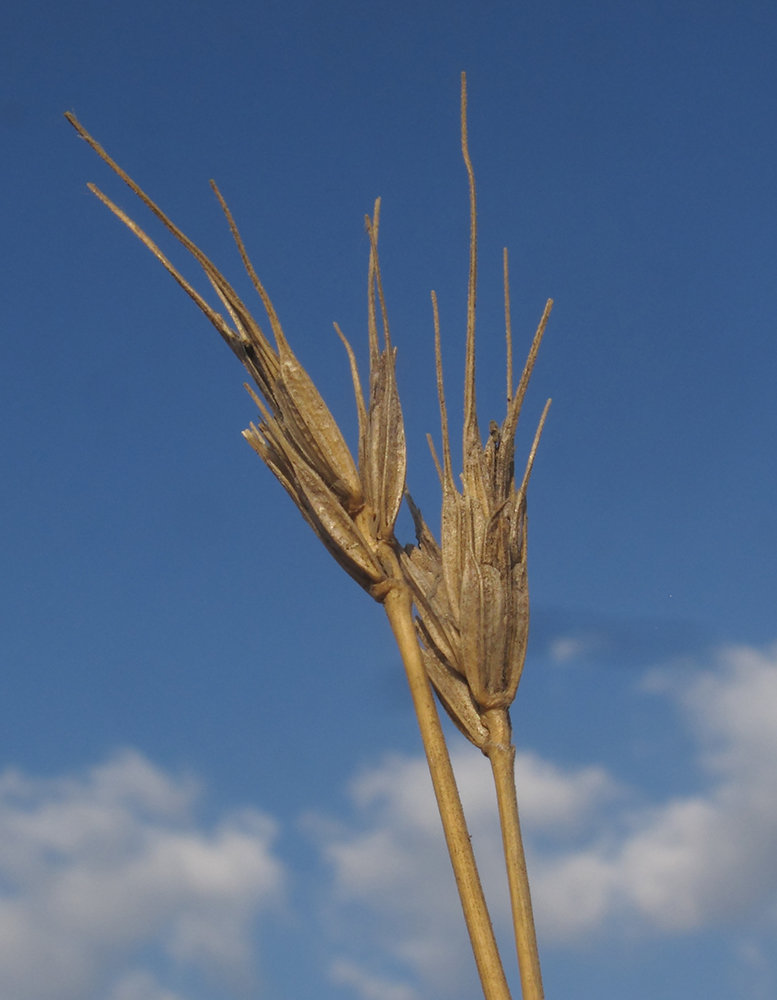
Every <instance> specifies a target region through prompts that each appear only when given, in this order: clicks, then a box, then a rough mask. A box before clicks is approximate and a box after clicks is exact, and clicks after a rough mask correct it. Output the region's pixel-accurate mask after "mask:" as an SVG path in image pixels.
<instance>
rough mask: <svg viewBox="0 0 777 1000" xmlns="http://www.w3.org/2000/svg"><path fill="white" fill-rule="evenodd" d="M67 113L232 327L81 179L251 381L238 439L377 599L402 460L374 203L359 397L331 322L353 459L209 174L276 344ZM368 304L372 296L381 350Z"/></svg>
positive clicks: (400, 489)
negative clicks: (365, 355)
mask: <svg viewBox="0 0 777 1000" xmlns="http://www.w3.org/2000/svg"><path fill="white" fill-rule="evenodd" d="M66 117H67V118H68V120H69V121H70V123H71V124H72V125H73V126H74V127H75V128H76V129H77V131H78V132H79V134H80V135H81V136H82V137H83V138H84V139H85V140H86V141H87V142H88V143H89V144H90V145H91V146H92V148H93V149H95V151H96V152H97V153H98V154H99V155H100V156H101V157H102V159H103V160H105V162H106V163H107V164H108V165H109V166H110V167H111V168H112V169H113V170H114V171H115V172H116V173H117V174H118V175H119V176H120V177H121V178H122V180H124V181H125V183H127V184H128V185H129V187H130V188H131V189H132V190H133V191H134V193H135V194H136V195H137V196H138V197H139V198H140V199H141V200H142V201H143V202H144V204H145V205H146V206H147V207H148V208H149V209H150V210H151V211H152V212H153V213H154V215H156V217H157V218H158V219H159V220H160V221H161V222H162V223H163V224H164V225H165V226H166V227H167V229H168V230H169V231H170V232H171V233H172V234H173V235H174V236H175V237H176V239H178V240H179V242H180V243H182V244H183V246H185V247H186V249H187V250H188V251H189V252H190V253H191V254H192V256H193V257H194V258H195V260H197V262H198V263H199V264H200V266H201V267H202V269H203V271H204V272H205V275H206V276H207V278H208V280H209V281H210V284H211V285H212V287H213V289H214V290H215V292H216V294H217V295H218V297H219V299H220V300H221V302H222V304H223V306H224V309H225V311H226V313H227V315H228V316H229V318H230V320H231V325H230V323H229V322H227V321H226V320H225V318H224V317H223V316H222V315H221V314H220V313H218V312H216V311H215V310H214V309H213V308H212V307H211V306H210V305H209V304H208V302H207V301H206V300H205V299H204V298H203V297H202V296H201V295H200V294H199V293H198V292H197V291H196V290H195V289H194V288H193V287H192V286H191V285H190V284H189V282H188V281H187V280H186V279H185V278H184V277H183V276H182V275H181V274H180V272H179V271H178V270H177V269H176V268H175V267H174V266H173V264H172V263H171V262H170V261H169V260H168V259H167V257H166V256H165V255H164V254H163V253H162V251H161V250H160V249H159V247H158V246H157V245H156V244H155V243H154V242H153V240H151V238H150V237H149V236H148V235H147V234H146V233H145V232H144V231H143V230H142V229H141V228H140V227H139V226H138V225H136V223H135V222H133V221H132V219H130V218H129V217H128V216H127V215H126V214H125V213H124V212H123V211H122V210H121V209H120V208H119V207H118V206H117V205H115V204H114V202H112V201H111V200H110V198H108V197H107V196H106V195H105V194H103V193H102V191H100V190H99V189H98V188H97V187H95V185H93V184H90V185H89V187H90V189H91V190H92V191H93V192H94V194H96V195H97V197H98V198H99V199H100V200H101V201H102V202H103V203H104V204H105V205H107V206H108V208H109V209H110V210H111V211H112V212H113V213H114V214H115V215H116V216H118V217H119V218H120V219H121V220H122V221H123V222H124V223H125V224H126V225H127V226H128V227H129V228H130V229H131V230H132V231H133V232H134V233H135V234H136V235H137V236H138V238H139V239H140V240H142V242H143V243H144V244H145V245H146V246H147V247H148V248H149V249H150V250H151V251H152V253H153V254H154V255H155V256H156V257H157V258H158V259H159V260H160V261H161V263H162V264H163V266H164V267H165V268H166V269H167V270H168V271H169V272H170V273H171V274H172V275H173V277H174V278H175V279H176V281H177V282H178V283H179V284H180V285H181V287H182V288H183V289H184V290H185V291H186V292H187V294H188V295H190V296H191V298H192V299H193V300H194V301H195V302H196V303H197V305H198V306H199V307H200V309H201V310H202V311H203V312H204V313H205V315H206V316H207V317H208V319H209V320H210V321H211V322H212V323H213V325H214V326H215V327H216V329H217V330H218V331H219V333H220V334H221V336H222V337H223V338H224V340H225V341H226V342H227V344H228V345H229V346H230V348H231V349H232V350H233V351H234V353H235V354H236V355H237V357H238V358H239V359H240V361H241V362H242V363H243V365H244V366H245V368H246V370H247V371H248V373H249V374H250V376H251V378H252V380H253V382H254V385H255V386H256V389H254V388H252V387H250V386H248V385H247V386H246V388H247V389H248V390H249V392H250V393H251V396H252V398H253V399H254V401H255V402H256V404H257V406H258V408H259V411H260V414H261V419H260V420H259V421H258V423H256V424H254V423H252V424H251V425H250V427H249V428H248V429H247V430H246V431H244V432H243V433H244V436H245V438H246V439H247V441H248V442H249V444H250V445H251V447H252V448H254V450H255V451H256V452H257V453H258V454H259V455H260V456H261V458H262V459H263V460H264V462H265V463H266V464H267V466H268V467H269V468H270V469H271V470H272V472H273V473H274V474H275V476H276V477H277V478H278V480H279V481H280V482H281V484H282V485H283V487H284V488H285V489H286V491H287V492H288V494H289V495H290V496H291V498H292V500H293V501H294V503H295V504H296V505H297V507H298V508H299V510H300V512H301V513H302V516H303V517H304V518H305V520H306V521H307V522H308V524H309V525H310V526H311V528H312V529H313V531H314V532H315V533H316V535H318V537H319V538H320V539H321V541H322V542H323V543H324V545H325V546H326V547H327V549H328V550H329V552H330V553H331V554H332V555H333V556H334V558H335V559H336V560H337V562H338V563H339V564H340V565H341V566H342V567H343V569H345V570H346V572H347V573H349V574H350V576H352V577H353V579H355V580H356V581H357V582H358V583H359V584H360V585H361V586H362V587H364V588H365V590H367V591H369V592H370V593H371V594H372V595H373V596H374V597H375V598H376V599H377V600H380V599H381V598H382V597H383V596H384V595H385V592H386V586H387V584H388V581H389V579H390V576H391V573H392V567H393V566H395V565H396V560H392V559H391V558H390V553H391V542H392V541H393V538H394V522H395V521H396V518H397V514H398V512H399V507H400V504H401V502H402V496H403V493H404V489H405V472H406V465H407V461H406V451H405V432H404V423H403V420H402V409H401V406H400V402H399V395H398V392H397V384H396V372H395V369H396V349H395V348H393V347H392V345H391V340H390V334H389V327H388V320H387V317H386V308H385V302H384V298H383V288H382V283H381V276H380V265H379V261H378V222H379V211H380V201H379V200H378V201H377V202H376V203H375V211H374V215H373V217H372V218H369V216H368V217H367V218H366V226H367V232H368V234H369V237H370V261H369V295H368V302H369V315H368V327H369V346H370V373H369V390H368V398H367V401H366V402H365V399H364V394H363V390H362V386H361V382H360V378H359V373H358V369H357V366H356V360H355V357H354V353H353V350H352V349H351V346H350V344H349V343H348V341H347V340H346V338H345V337H344V335H343V334H342V331H341V330H340V329H339V327H337V328H336V329H337V333H338V334H339V336H340V338H341V339H342V340H343V343H344V344H345V347H346V350H347V352H348V357H349V361H350V365H351V372H352V375H353V381H354V389H355V393H356V405H357V410H358V416H359V456H358V466H357V463H356V462H355V461H354V458H353V456H352V455H351V452H350V450H349V448H348V445H347V444H346V442H345V439H344V437H343V435H342V433H341V431H340V428H339V427H338V426H337V423H336V422H335V419H334V417H333V416H332V414H331V412H330V410H329V408H328V407H327V405H326V403H325V402H324V400H323V398H322V396H321V394H320V393H319V391H318V389H317V388H316V386H315V385H314V383H313V381H312V379H311V378H310V376H309V375H308V373H307V372H306V371H305V369H304V368H303V366H302V365H301V364H300V362H299V361H298V359H297V358H296V356H295V354H294V352H293V351H292V349H291V347H290V346H289V342H288V340H287V338H286V336H285V334H284V332H283V328H282V327H281V323H280V320H279V319H278V315H277V313H276V311H275V308H274V307H273V304H272V301H271V300H270V297H269V295H268V294H267V291H266V289H265V288H264V286H263V284H262V282H261V281H260V280H259V278H258V276H257V274H256V271H255V269H254V267H253V265H252V264H251V261H250V259H249V257H248V254H247V253H246V250H245V246H244V244H243V241H242V239H241V236H240V233H239V231H238V229H237V226H236V224H235V221H234V219H233V217H232V214H231V212H230V211H229V208H228V206H227V204H226V202H225V200H224V198H223V197H222V195H221V193H220V191H219V190H218V188H217V187H216V184H215V183H214V182H213V181H211V186H212V188H213V190H214V192H215V194H216V196H217V198H218V200H219V203H220V205H221V207H222V209H223V211H224V214H225V215H226V218H227V221H228V223H229V226H230V229H231V231H232V234H233V236H234V239H235V242H236V244H237V247H238V249H239V251H240V255H241V257H242V260H243V263H244V265H245V268H246V270H247V272H248V275H249V277H250V278H251V281H252V283H253V285H254V287H255V289H256V291H257V292H258V294H259V297H260V299H261V301H262V304H263V306H264V309H265V312H266V313H267V317H268V320H269V323H270V328H271V330H272V334H273V339H274V342H275V343H274V346H273V344H272V343H271V342H270V340H269V339H268V337H267V336H266V335H265V333H264V332H263V330H262V328H261V327H260V325H259V323H258V322H257V321H256V319H255V318H254V317H253V315H252V314H251V312H250V311H249V310H248V308H247V307H246V306H245V304H244V303H243V302H242V300H241V299H240V296H239V295H238V294H237V292H236V291H235V289H234V288H233V287H232V286H231V285H230V283H229V282H228V281H227V279H226V278H225V277H224V276H223V274H221V272H220V271H219V270H218V269H217V268H216V266H215V265H214V264H213V263H212V262H211V261H210V260H209V259H208V258H207V257H206V256H205V254H204V253H203V252H202V251H201V250H200V249H199V248H198V247H197V246H195V244H194V243H192V241H191V240H190V239H189V238H188V237H187V236H185V235H184V233H182V232H181V230H180V229H178V227H177V226H175V225H174V223H173V222H171V220H170V219H169V218H168V217H167V216H166V215H165V214H164V212H162V210H161V209H160V208H159V207H158V206H157V205H156V204H155V203H154V202H153V201H152V200H151V199H150V198H149V197H148V195H146V194H145V192H144V191H142V190H141V188H140V187H139V186H138V185H137V184H136V183H135V182H134V181H133V180H132V178H130V177H129V176H128V175H127V174H126V173H125V172H124V171H123V170H122V169H121V167H119V166H118V164H117V163H115V162H114V161H113V160H112V159H111V158H110V157H109V156H108V154H107V153H106V152H105V150H104V149H103V148H102V147H101V146H100V145H99V144H98V143H97V142H96V141H95V140H94V139H93V138H92V137H91V136H90V135H89V133H88V132H86V130H85V129H84V128H83V127H82V126H81V125H80V123H79V122H78V121H77V120H76V118H75V117H74V116H73V115H71V114H68V115H66ZM376 302H379V303H380V315H381V322H382V327H383V346H382V348H381V345H380V342H379V336H378V321H377V313H378V309H377V305H376ZM256 390H258V392H257V391H256ZM387 557H388V558H387Z"/></svg>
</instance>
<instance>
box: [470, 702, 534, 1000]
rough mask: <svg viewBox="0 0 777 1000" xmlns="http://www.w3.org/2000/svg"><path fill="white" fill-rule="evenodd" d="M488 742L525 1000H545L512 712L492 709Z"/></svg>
mask: <svg viewBox="0 0 777 1000" xmlns="http://www.w3.org/2000/svg"><path fill="white" fill-rule="evenodd" d="M484 721H485V723H486V725H487V727H488V731H489V737H490V739H489V742H488V743H487V744H486V745H485V747H484V748H483V752H484V753H485V754H486V756H487V757H488V759H489V761H490V762H491V770H492V772H493V775H494V785H495V787H496V798H497V802H498V803H499V825H500V827H501V829H502V844H503V846H504V854H505V865H506V866H507V883H508V885H509V887H510V905H511V908H512V913H513V927H514V930H515V948H516V951H517V953H518V967H519V970H520V973H521V991H522V993H523V1000H544V996H545V994H544V992H543V989H542V973H541V972H540V956H539V952H538V950H537V934H536V931H535V929H534V914H533V912H532V905H531V892H530V890H529V876H528V874H527V871H526V857H525V855H524V852H523V839H522V837H521V824H520V821H519V819H518V798H517V796H516V792H515V746H514V745H513V742H512V731H511V730H512V727H511V725H510V712H509V709H506V708H492V709H491V710H490V711H488V712H486V713H485V716H484Z"/></svg>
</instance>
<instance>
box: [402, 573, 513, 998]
mask: <svg viewBox="0 0 777 1000" xmlns="http://www.w3.org/2000/svg"><path fill="white" fill-rule="evenodd" d="M383 607H384V608H385V610H386V615H387V617H388V620H389V623H390V625H391V629H392V631H393V633H394V638H395V639H396V642H397V646H399V651H400V654H401V655H402V662H403V663H404V665H405V672H406V674H407V681H408V685H409V686H410V693H411V695H412V698H413V705H414V706H415V711H416V715H417V717H418V727H419V729H420V730H421V739H422V740H423V744H424V750H425V752H426V759H427V761H428V762H429V772H430V774H431V776H432V785H433V786H434V794H435V797H436V799H437V805H438V807H439V810H440V817H441V819H442V825H443V830H444V832H445V841H446V844H447V846H448V853H449V854H450V858H451V864H452V865H453V873H454V876H455V878H456V886H457V888H458V890H459V898H460V900H461V906H462V909H463V911H464V920H465V921H466V924H467V931H468V932H469V939H470V942H471V944H472V951H473V953H474V955H475V962H476V964H477V968H478V974H479V976H480V982H481V985H482V987H483V994H484V996H485V997H486V1000H510V990H509V988H508V986H507V980H506V979H505V974H504V969H503V968H502V961H501V959H500V957H499V951H498V949H497V946H496V939H495V937H494V931H493V927H492V926H491V918H490V916H489V913H488V908H487V906H486V900H485V896H484V895H483V888H482V886H481V884H480V877H479V876H478V870H477V865H476V863H475V855H474V853H473V850H472V842H471V841H470V838H469V832H468V830H467V822H466V819H465V818H464V810H463V809H462V805H461V799H460V797H459V791H458V787H457V785H456V778H455V775H454V773H453V768H452V766H451V760H450V755H449V753H448V747H447V745H446V742H445V735H444V733H443V731H442V726H441V725H440V717H439V715H438V713H437V705H436V704H435V700H434V695H433V694H432V687H431V684H430V683H429V678H428V677H427V674H426V669H425V667H424V662H423V659H422V657H421V650H420V647H419V645H418V639H417V638H416V629H415V622H414V620H413V599H412V595H411V593H410V590H409V588H408V587H407V586H406V585H402V586H397V587H393V588H392V589H391V590H390V591H389V593H388V594H387V595H386V598H385V600H384V602H383Z"/></svg>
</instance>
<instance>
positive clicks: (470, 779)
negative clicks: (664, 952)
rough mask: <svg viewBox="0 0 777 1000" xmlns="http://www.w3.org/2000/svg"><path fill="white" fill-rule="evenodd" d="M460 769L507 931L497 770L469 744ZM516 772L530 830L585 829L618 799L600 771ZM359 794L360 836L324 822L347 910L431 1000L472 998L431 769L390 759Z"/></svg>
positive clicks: (361, 988) (530, 764)
mask: <svg viewBox="0 0 777 1000" xmlns="http://www.w3.org/2000/svg"><path fill="white" fill-rule="evenodd" d="M454 767H455V770H456V775H457V781H458V784H459V789H460V792H461V796H462V800H463V802H464V808H465V810H466V813H467V817H468V821H469V829H470V833H471V835H472V840H473V843H474V845H475V849H476V852H477V854H478V859H479V866H480V873H481V877H482V880H483V883H484V886H485V888H486V892H487V893H488V895H489V897H490V899H491V901H492V912H493V915H494V917H495V919H497V920H498V921H499V922H501V923H502V924H503V925H504V924H505V923H506V921H507V919H508V913H509V903H508V899H507V896H506V890H505V887H504V883H505V879H504V867H503V865H504V863H503V861H502V855H501V846H500V836H499V828H498V822H497V820H496V800H495V798H494V792H493V786H492V783H491V778H490V767H489V764H488V762H487V761H486V760H485V758H484V757H483V756H482V755H481V754H479V753H477V752H475V751H472V752H470V748H468V747H467V748H465V749H463V750H460V751H459V752H457V753H456V754H455V756H454ZM516 774H517V779H518V783H519V787H520V788H521V793H522V794H521V798H522V802H523V822H524V826H525V828H526V829H527V830H529V831H531V830H534V831H543V830H547V829H548V828H549V827H556V826H559V825H560V826H562V827H564V828H565V829H568V830H579V829H581V828H584V827H585V823H586V820H587V818H589V817H590V814H591V811H592V809H594V807H595V806H596V804H597V803H600V802H602V801H603V800H604V799H606V798H610V797H612V796H613V795H614V794H615V793H616V792H617V786H616V784H615V782H613V781H612V779H610V778H609V777H608V776H607V775H606V774H605V772H604V771H603V769H601V768H593V767H592V768H581V769H578V770H573V771H564V770H562V769H560V768H557V767H555V766H554V765H552V764H550V763H548V762H546V761H542V760H540V759H539V758H538V757H537V756H536V755H534V754H530V753H521V754H519V755H518V758H517V761H516ZM351 796H352V800H353V802H354V805H355V806H356V808H357V811H358V813H359V814H360V815H359V820H358V822H359V826H360V829H359V830H358V831H357V832H353V831H347V830H342V829H340V830H336V829H334V830H333V829H332V827H331V826H327V825H324V824H322V825H321V826H320V827H319V831H320V835H321V836H322V838H323V839H324V841H325V845H324V851H325V855H326V857H327V858H328V860H329V862H330V864H331V865H332V867H333V869H334V875H335V893H336V895H337V898H338V900H339V902H340V905H341V907H342V908H343V911H347V910H348V908H349V907H353V906H354V905H355V906H356V907H357V909H358V911H359V912H358V916H357V918H356V921H355V925H358V928H359V930H358V931H357V939H358V940H359V943H362V941H363V940H364V938H365V937H369V936H372V938H373V940H380V942H381V947H382V948H383V949H384V950H385V951H387V952H388V954H389V956H390V958H391V959H392V960H394V961H395V962H399V963H400V965H402V966H404V968H405V970H406V971H407V972H409V973H411V974H412V975H413V976H419V977H420V979H421V980H422V981H423V984H424V988H423V991H422V992H423V993H424V995H429V996H431V995H434V993H435V991H438V994H439V995H440V996H450V997H456V996H459V995H463V994H464V993H466V992H468V991H469V992H470V993H472V992H473V991H474V990H475V983H474V980H473V979H472V975H471V968H470V965H471V963H469V962H468V961H467V960H466V959H465V960H464V961H462V956H466V955H467V945H466V939H465V932H464V929H463V922H462V918H461V915H460V910H459V906H458V902H457V897H456V891H455V887H454V884H453V878H452V874H451V869H450V862H449V861H448V858H447V855H446V853H445V847H444V843H443V838H442V832H441V828H440V819H439V816H438V814H437V807H436V804H435V802H434V797H433V793H432V790H431V784H430V781H429V774H428V770H427V766H426V762H425V761H424V760H422V759H415V758H407V757H399V756H392V757H389V758H387V759H386V760H385V761H384V763H383V764H382V765H381V766H380V767H378V768H376V769H374V770H371V771H368V772H366V773H365V774H362V775H361V776H360V777H359V778H358V779H357V780H356V781H355V782H354V783H353V785H352V787H351ZM346 919H347V918H346ZM365 943H366V942H365ZM365 983H366V980H365V981H364V982H362V981H359V980H357V979H356V977H354V978H352V979H351V980H350V985H351V986H352V987H353V988H354V990H355V992H356V993H357V995H358V996H360V997H361V998H362V1000H372V994H371V993H370V990H369V989H368V988H366V985H365ZM404 988H405V989H408V988H409V987H407V986H405V987H404Z"/></svg>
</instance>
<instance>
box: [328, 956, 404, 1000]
mask: <svg viewBox="0 0 777 1000" xmlns="http://www.w3.org/2000/svg"><path fill="white" fill-rule="evenodd" d="M329 978H330V979H331V980H332V982H333V983H336V984H337V985H338V986H339V985H342V986H350V987H351V988H352V989H354V990H355V991H356V992H357V993H358V995H359V996H360V997H364V1000H418V994H417V993H416V991H415V990H414V989H412V987H410V986H406V985H403V984H401V983H393V982H390V981H389V980H387V979H383V978H381V977H380V976H373V975H370V974H369V973H368V972H365V971H364V969H362V968H360V967H359V966H358V965H357V964H356V963H355V962H348V961H346V960H344V959H338V960H337V961H336V962H334V963H333V964H332V968H331V969H330V973H329Z"/></svg>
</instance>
